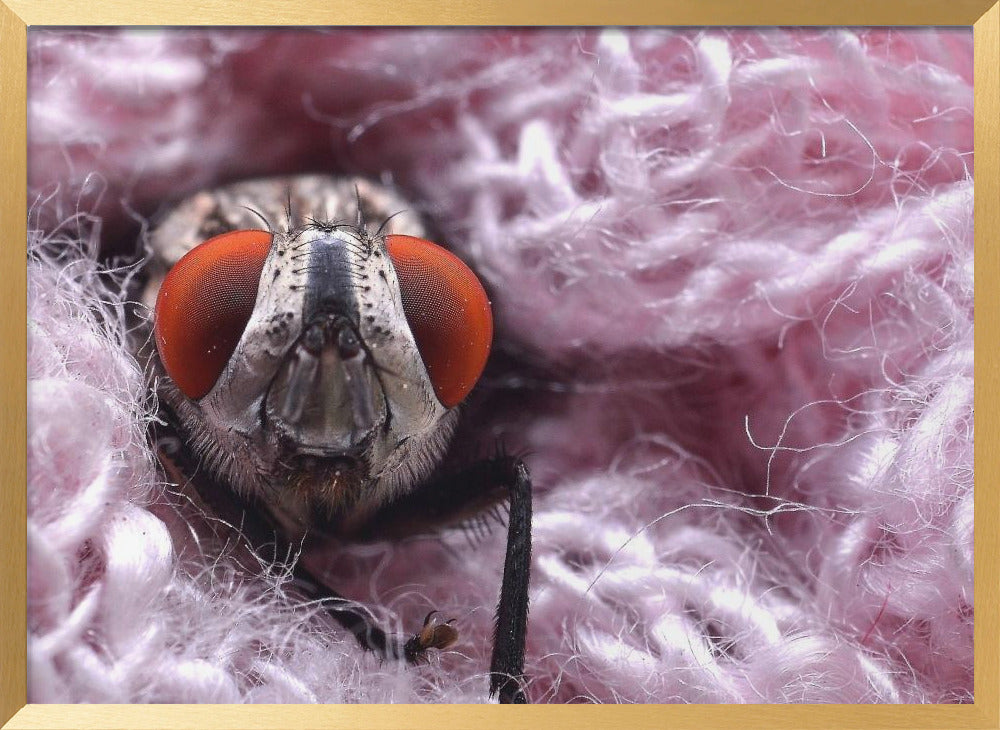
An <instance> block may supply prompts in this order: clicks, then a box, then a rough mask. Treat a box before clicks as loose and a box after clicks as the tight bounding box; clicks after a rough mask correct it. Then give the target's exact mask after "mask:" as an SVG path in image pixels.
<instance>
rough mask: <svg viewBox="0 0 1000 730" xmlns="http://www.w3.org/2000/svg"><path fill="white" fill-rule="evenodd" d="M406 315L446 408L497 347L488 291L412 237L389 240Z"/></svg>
mask: <svg viewBox="0 0 1000 730" xmlns="http://www.w3.org/2000/svg"><path fill="white" fill-rule="evenodd" d="M386 246H387V247H388V249H389V256H390V257H391V258H392V263H393V264H394V265H395V267H396V275H397V277H398V278H399V288H400V290H401V292H402V295H403V311H405V312H406V320H407V322H409V324H410V330H412V332H413V337H414V339H415V340H416V341H417V347H418V348H419V350H420V356H421V357H422V358H423V360H424V365H425V366H426V367H427V374H428V375H429V376H430V379H431V383H432V384H433V385H434V392H435V393H436V394H437V397H438V400H439V401H441V404H442V405H444V406H445V407H446V408H451V407H452V406H455V405H458V404H459V403H460V402H461V401H462V400H463V399H464V398H465V396H467V395H468V394H469V391H470V390H472V386H474V385H475V384H476V381H477V380H479V376H480V375H482V372H483V368H484V367H485V366H486V358H487V357H489V354H490V345H491V344H492V342H493V314H492V312H491V311H490V300H489V299H487V298H486V292H485V291H484V290H483V285H482V284H481V283H480V282H479V279H477V278H476V275H475V274H473V273H472V270H471V269H469V267H468V266H466V265H465V264H464V263H462V261H461V259H459V258H458V257H457V256H455V255H454V254H452V253H451V252H449V251H446V250H445V249H443V248H441V247H440V246H438V245H437V244H434V243H431V242H430V241H425V240H424V239H422V238H414V237H413V236H386Z"/></svg>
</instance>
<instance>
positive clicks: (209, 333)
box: [142, 175, 531, 702]
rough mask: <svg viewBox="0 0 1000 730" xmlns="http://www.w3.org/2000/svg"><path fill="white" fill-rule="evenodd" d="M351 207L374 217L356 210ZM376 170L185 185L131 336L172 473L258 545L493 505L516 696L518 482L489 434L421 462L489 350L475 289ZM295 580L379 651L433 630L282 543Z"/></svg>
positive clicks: (448, 516)
mask: <svg viewBox="0 0 1000 730" xmlns="http://www.w3.org/2000/svg"><path fill="white" fill-rule="evenodd" d="M369 220H380V221H383V222H382V224H381V225H380V226H378V227H377V228H374V227H373V226H369V225H368V221H369ZM424 235H425V232H424V228H423V226H422V224H421V222H420V220H419V218H418V217H417V216H416V215H415V214H414V213H413V212H411V211H410V209H409V208H408V206H407V205H406V204H405V203H404V202H403V201H401V200H400V199H399V198H398V197H397V195H396V194H395V193H394V192H393V191H392V190H391V189H389V188H387V187H385V186H381V185H377V184H375V183H373V182H371V181H368V180H364V179H349V178H345V179H338V178H332V177H327V176H319V175H309V176H298V177H285V178H272V179H262V180H252V181H247V182H242V183H236V184H233V185H229V186H226V187H221V188H218V189H215V190H211V191H205V192H201V193H198V194H196V195H194V196H192V197H190V198H188V199H187V200H185V201H183V202H181V203H180V205H179V206H178V207H177V208H176V209H174V210H173V212H171V213H170V214H169V215H168V216H166V217H165V218H164V219H163V220H162V222H161V223H160V224H159V225H157V226H156V227H155V229H154V230H153V231H152V232H151V234H150V236H149V244H150V248H151V253H152V261H151V264H150V268H149V271H150V277H149V280H148V283H147V285H146V288H145V290H144V292H143V295H142V298H143V303H144V304H145V305H146V310H147V311H149V312H150V313H151V314H152V317H151V320H152V321H151V336H150V337H149V342H148V343H147V345H146V347H145V348H144V350H145V355H146V357H147V358H148V365H149V366H148V368H147V369H148V371H149V373H150V375H151V382H152V383H153V384H154V387H155V390H156V395H157V397H158V400H159V404H160V426H159V427H158V428H159V433H158V434H154V437H156V438H158V439H159V440H160V442H161V443H162V442H164V441H166V440H169V439H166V438H165V436H166V437H174V438H173V442H174V443H179V444H180V446H179V447H176V448H171V449H161V450H160V455H161V460H163V461H164V464H165V466H167V468H168V472H169V473H170V474H171V475H173V476H174V477H175V478H183V479H185V480H187V481H190V482H191V483H192V484H194V485H195V487H196V488H197V491H198V493H199V494H200V495H201V497H202V499H203V500H204V501H205V502H206V503H207V504H208V505H209V506H210V507H211V508H212V509H214V510H216V511H217V512H219V513H220V514H225V515H228V517H229V518H230V519H231V521H232V522H233V524H239V525H241V528H242V531H243V533H244V534H245V535H246V536H247V537H248V539H249V540H250V541H251V543H253V545H254V547H255V549H256V550H258V552H259V553H261V554H262V555H264V556H268V557H271V558H273V557H275V556H277V555H280V554H281V553H282V550H281V546H284V547H285V549H286V553H285V554H292V552H294V551H292V550H290V549H289V548H290V547H291V546H292V545H294V544H295V542H296V541H301V540H302V539H303V537H304V536H305V535H306V534H307V533H313V532H319V533H320V534H330V535H335V536H337V537H338V538H342V539H348V540H372V539H387V538H398V537H401V536H406V535H413V534H421V533H427V532H431V531H433V530H434V529H441V528H447V527H449V526H452V525H458V524H462V522H463V521H465V520H469V519H470V518H473V517H475V516H476V515H477V514H478V513H479V511H481V510H488V509H495V508H496V507H497V506H500V505H506V507H507V510H508V520H507V548H506V556H505V562H504V571H503V579H502V583H501V586H500V598H499V602H498V606H497V610H496V625H495V633H494V638H493V652H492V658H491V666H490V682H489V692H490V695H491V696H497V697H498V699H499V701H501V702H525V701H526V700H525V694H524V684H525V678H524V676H523V665H524V645H525V634H526V628H527V614H528V578H529V563H530V555H531V481H530V477H529V474H528V470H527V468H526V467H525V465H524V463H523V462H522V461H521V460H520V459H519V458H516V457H513V456H509V455H506V454H503V453H500V454H497V455H496V456H494V457H492V458H488V459H485V460H482V461H480V462H477V463H474V464H472V465H471V466H468V467H467V468H465V469H463V470H462V471H460V472H457V473H451V474H447V475H442V474H440V473H438V472H437V471H436V469H437V467H438V466H439V464H440V462H441V460H442V458H443V456H444V454H445V452H446V450H447V448H448V444H449V440H450V438H451V436H452V433H453V431H454V429H455V425H456V422H457V420H458V417H459V407H460V404H461V403H462V401H463V400H464V399H465V398H466V396H467V395H468V393H469V392H470V391H471V390H472V388H473V386H474V385H475V384H476V381H477V380H478V378H479V376H480V374H481V373H482V371H483V368H484V366H485V364H486V361H487V358H488V356H489V352H490V348H491V345H492V339H493V319H492V313H491V307H490V302H489V299H488V298H487V295H486V292H485V291H484V289H483V286H482V284H481V283H480V281H479V279H478V278H477V277H476V275H475V274H474V273H473V272H472V271H471V270H470V269H469V267H468V266H466V265H465V263H463V262H462V261H461V260H460V259H459V258H458V257H457V256H455V255H454V254H452V253H451V252H449V251H448V250H447V249H445V248H443V247H441V246H439V245H437V244H435V243H432V242H430V241H428V240H426V239H425V238H424ZM293 570H294V575H295V578H296V579H297V582H298V584H299V585H300V586H302V587H304V588H305V589H306V590H307V591H308V592H309V593H311V594H312V595H313V596H314V597H317V598H329V599H337V600H330V601H328V602H326V604H325V605H326V606H327V610H328V611H329V613H330V615H331V616H332V617H333V618H334V619H335V620H336V621H338V622H339V623H340V624H341V625H342V626H343V627H345V628H346V629H348V630H349V631H350V632H351V633H352V634H353V635H354V636H355V637H356V638H357V639H358V641H359V642H360V644H361V645H362V646H363V647H364V648H365V649H368V650H371V651H373V652H375V653H376V654H378V655H379V656H380V657H382V658H385V659H399V660H404V661H407V662H409V663H417V662H419V661H421V660H422V659H423V658H424V657H425V655H426V653H427V652H428V651H429V650H431V649H443V648H446V647H447V646H450V645H451V644H452V643H453V642H454V641H455V640H456V638H457V636H458V628H457V627H456V626H454V625H453V624H454V622H452V621H446V622H439V621H437V620H436V619H434V613H435V612H433V611H432V612H431V613H430V614H429V615H428V616H427V619H426V620H425V621H424V625H423V626H421V627H418V628H417V630H416V631H415V633H414V634H413V635H412V636H410V637H409V638H405V639H404V638H402V637H396V636H394V635H391V634H389V633H387V632H385V631H383V630H382V629H381V628H379V627H378V626H376V625H374V624H373V622H372V621H371V620H370V619H369V618H368V616H367V614H366V613H363V612H361V611H359V610H357V609H354V608H351V607H350V602H349V601H347V600H346V599H345V600H340V599H342V597H340V596H338V594H336V593H335V592H334V591H333V590H332V589H331V588H330V587H329V586H325V585H324V584H323V582H322V581H320V580H318V579H317V578H316V577H315V576H314V575H312V574H311V573H310V572H309V571H308V569H307V568H305V567H304V566H303V565H302V564H301V561H296V564H295V566H294V568H293Z"/></svg>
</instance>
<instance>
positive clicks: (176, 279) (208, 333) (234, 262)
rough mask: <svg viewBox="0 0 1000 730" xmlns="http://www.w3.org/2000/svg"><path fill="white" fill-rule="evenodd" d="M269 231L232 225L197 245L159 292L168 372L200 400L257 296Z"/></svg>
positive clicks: (160, 342)
mask: <svg viewBox="0 0 1000 730" xmlns="http://www.w3.org/2000/svg"><path fill="white" fill-rule="evenodd" d="M270 247H271V234H270V233H269V232H268V231H231V232H229V233H223V234H222V235H220V236H215V237H214V238H210V239H208V240H207V241H205V242H204V243H202V244H200V245H198V246H195V247H194V248H193V249H191V250H190V251H188V252H187V253H186V254H185V255H184V257H183V258H182V259H181V260H180V261H178V262H177V264H175V265H174V267H173V268H172V269H170V271H169V272H168V273H167V276H166V278H165V279H164V280H163V284H162V285H161V286H160V291H159V293H158V294H157V297H156V311H155V323H154V333H155V336H156V349H157V351H158V352H159V353H160V360H161V361H162V362H163V367H164V368H165V369H166V371H167V375H169V376H170V378H171V379H172V380H173V381H174V383H175V384H176V385H177V387H178V388H180V390H181V392H182V393H184V395H186V396H187V397H188V398H191V399H192V400H197V399H199V398H201V397H203V396H204V395H205V394H206V393H208V391H210V390H211V389H212V386H213V385H215V381H217V380H218V379H219V376H220V375H222V371H223V370H224V369H225V367H226V363H227V362H228V361H229V358H230V356H231V355H232V354H233V350H235V349H236V344H237V343H238V342H239V340H240V337H241V336H242V335H243V330H244V329H245V328H246V325H247V322H249V321H250V315H251V314H252V313H253V308H254V303H255V302H256V300H257V286H258V284H259V282H260V274H261V272H262V271H263V270H264V261H265V259H266V258H267V252H268V250H269V249H270Z"/></svg>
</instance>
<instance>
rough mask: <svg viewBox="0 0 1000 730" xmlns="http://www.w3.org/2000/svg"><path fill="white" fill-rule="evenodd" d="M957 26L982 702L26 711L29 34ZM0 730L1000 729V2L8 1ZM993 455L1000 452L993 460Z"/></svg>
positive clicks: (0, 256)
mask: <svg viewBox="0 0 1000 730" xmlns="http://www.w3.org/2000/svg"><path fill="white" fill-rule="evenodd" d="M369 24H371V25H424V24H433V25H453V24H457V25H498V24H503V25H606V24H613V25H638V24H656V25H812V26H824V25H897V26H917V25H951V26H972V27H973V28H974V31H973V32H974V39H975V88H974V93H975V156H976V181H975V262H976V268H977V269H978V271H979V278H980V282H979V283H980V286H978V287H977V292H976V309H977V312H976V315H977V316H976V320H977V324H976V336H977V340H978V342H979V345H980V346H979V347H978V348H977V352H976V356H975V377H976V393H975V406H976V410H977V411H978V418H977V421H978V424H977V426H978V429H977V430H978V438H977V439H976V445H975V468H976V474H977V477H978V479H977V484H978V486H979V489H978V490H977V494H976V514H975V535H976V547H975V554H976V562H975V581H976V596H975V609H976V611H975V613H976V623H975V646H976V655H975V702H974V704H968V705H892V706H887V705H857V706H855V705H825V706H815V705H796V706H790V705H749V706H719V705H696V706H691V705H689V706H673V705H671V706H656V705H646V706H616V707H611V706H591V705H586V706H579V705H578V706H535V707H512V706H506V707H500V706H447V705H441V706H421V707H413V706H398V705H397V706H394V705H352V706H346V705H320V706H287V705H269V706H255V707H249V706H230V705H213V706H200V705H144V706H131V705H31V704H25V703H26V697H27V693H26V657H25V651H26V648H25V641H26V636H27V628H26V582H25V581H26V579H25V570H26V567H25V566H26V557H25V524H26V494H25V484H26V474H25V468H26V456H25V449H26V426H25V424H26V395H25V383H26V344H25V342H26V339H25V338H26V333H25V329H24V325H25V322H26V320H27V315H26V309H25V306H26V305H25V302H26V278H25V264H24V259H23V258H22V255H23V253H24V248H23V246H24V242H25V241H26V236H27V233H26V224H27V221H26V210H27V205H26V175H27V150H26V130H25V125H26V98H25V97H26V87H27V81H26V78H27V77H26V63H27V36H26V34H27V28H28V26H41V25H47V26H60V25H73V26H80V25H146V26H149V25H158V26H159V25H242V26H252V25H268V26H275V25H310V26H316V25H369ZM0 54H2V59H3V60H2V62H0V125H2V130H3V145H2V147H0V155H2V161H0V176H2V184H0V230H2V232H3V234H4V236H5V238H6V239H7V240H5V242H4V244H3V246H2V247H0V271H2V274H0V282H3V297H4V307H3V308H2V311H0V343H2V346H0V374H2V380H0V433H2V434H4V438H3V439H2V445H0V525H2V528H0V530H2V534H3V535H5V536H6V539H5V540H4V542H3V545H4V548H3V551H2V555H0V585H2V586H3V587H4V589H3V591H2V594H0V595H2V598H0V620H2V630H0V723H3V725H2V726H3V727H5V728H41V727H46V728H98V727H101V728H105V727H106V728H136V727H148V728H196V727H197V728H207V727H213V728H228V727H245V728H271V727H303V728H306V727H324V728H333V727H366V728H383V727H407V728H422V727H428V728H431V727H440V726H444V727H494V726H495V727H500V726H504V727H507V728H510V727H515V726H516V727H522V726H523V727H527V726H529V725H530V726H533V727H571V726H576V727H580V726H584V727H588V728H597V727H619V726H626V727H632V728H646V727H657V728H662V727H669V728H671V729H672V730H679V729H680V728H688V727H697V728H705V727H717V726H731V727H733V726H735V727H746V728H757V727H760V728H803V729H808V728H820V727H824V728H825V727H836V728H848V727H851V728H853V727H865V728H882V727H885V728H889V727H892V728H902V727H907V728H932V727H933V728H998V727H1000V650H998V649H1000V639H998V636H1000V579H998V576H1000V537H998V536H1000V520H998V517H1000V490H997V489H996V488H994V487H993V485H994V483H995V482H996V481H997V480H998V478H1000V468H998V467H1000V458H998V456H997V450H996V448H995V446H994V444H995V443H996V442H997V439H998V438H1000V413H998V412H997V409H996V397H997V393H998V392H1000V387H998V386H1000V356H998V354H997V349H998V348H996V347H995V346H993V343H994V342H996V341H997V340H1000V336H998V337H994V336H992V335H991V332H996V331H997V330H998V329H1000V325H998V324H997V323H998V322H1000V290H998V288H997V287H996V286H982V283H983V281H987V282H992V278H993V277H995V276H997V275H998V273H1000V241H998V237H1000V3H997V2H996V1H995V0H949V1H948V2H945V1H944V0H891V1H880V0H875V2H872V0H841V2H839V3H810V4H802V3H798V2H795V3H793V2H790V1H789V0H761V2H754V3H743V2H735V1H734V0H709V1H707V2H701V3H695V2H689V1H688V0H657V1H656V2H649V3H648V4H647V3H640V2H634V1H633V2H626V3H621V4H619V3H610V2H606V1H605V0H578V1H577V2H576V3H574V4H573V5H572V8H571V10H565V9H563V8H561V7H560V8H557V7H556V5H552V6H546V5H545V4H544V3H538V2H535V1H534V0H530V1H529V0H503V1H501V0H477V2H476V3H473V4H456V5H452V6H447V5H446V4H445V3H440V2H431V0H410V1H409V2H406V3H405V4H402V3H398V2H380V3H346V2H337V3H331V2H327V1H326V0H299V2H295V3H291V2H281V1H280V0H261V1H260V2H255V3H241V2H238V0H200V1H198V2H178V1H177V0H160V1H159V2H156V3H144V2H140V0H91V2H87V3H79V2H73V1H72V0H0ZM991 447H992V448H991Z"/></svg>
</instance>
